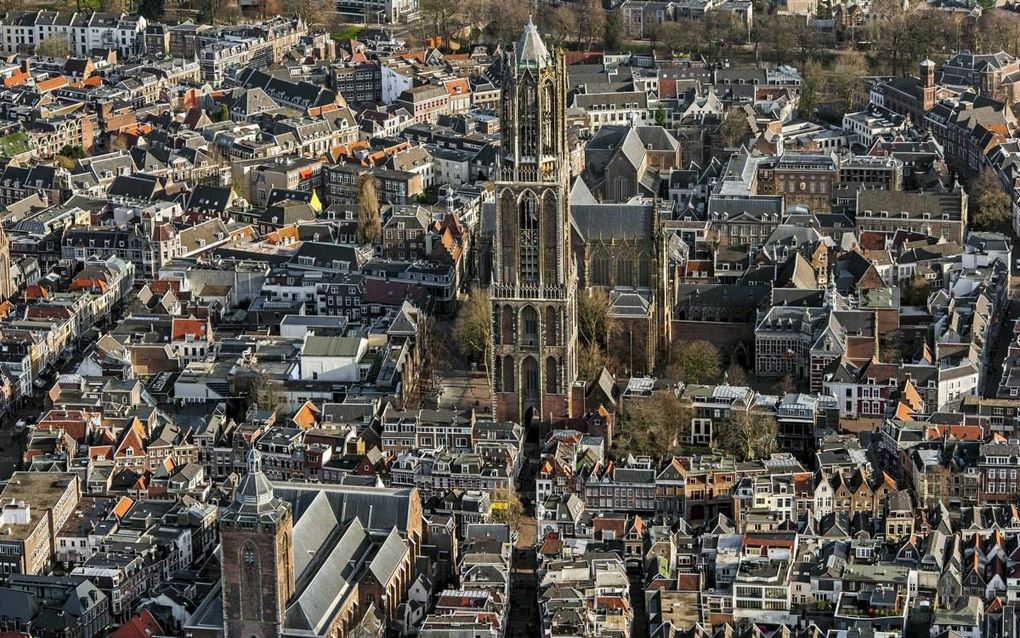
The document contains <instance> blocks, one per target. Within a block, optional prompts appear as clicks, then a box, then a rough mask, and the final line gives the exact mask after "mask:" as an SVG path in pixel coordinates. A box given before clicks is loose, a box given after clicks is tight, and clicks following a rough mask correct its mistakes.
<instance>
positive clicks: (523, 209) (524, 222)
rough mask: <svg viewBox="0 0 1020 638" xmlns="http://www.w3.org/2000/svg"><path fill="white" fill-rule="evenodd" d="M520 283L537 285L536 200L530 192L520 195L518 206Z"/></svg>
mask: <svg viewBox="0 0 1020 638" xmlns="http://www.w3.org/2000/svg"><path fill="white" fill-rule="evenodd" d="M517 228H518V233H519V237H520V259H521V268H520V273H521V281H523V282H526V283H538V243H539V242H538V199H537V198H536V197H535V194H534V193H532V192H531V191H525V192H524V194H523V195H521V201H520V204H519V205H518V224H517Z"/></svg>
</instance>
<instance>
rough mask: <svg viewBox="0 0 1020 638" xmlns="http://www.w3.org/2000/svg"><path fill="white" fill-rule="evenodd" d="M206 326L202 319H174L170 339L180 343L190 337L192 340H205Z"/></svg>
mask: <svg viewBox="0 0 1020 638" xmlns="http://www.w3.org/2000/svg"><path fill="white" fill-rule="evenodd" d="M206 328H207V324H206V322H205V321H203V320H202V319H174V321H173V328H172V329H171V337H170V338H171V339H172V340H174V341H180V340H182V339H184V338H185V337H186V336H188V335H191V337H192V338H194V339H205V337H206Z"/></svg>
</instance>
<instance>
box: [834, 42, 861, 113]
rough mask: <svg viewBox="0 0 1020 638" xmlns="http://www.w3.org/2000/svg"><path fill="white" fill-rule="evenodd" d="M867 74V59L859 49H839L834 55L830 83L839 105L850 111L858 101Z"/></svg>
mask: <svg viewBox="0 0 1020 638" xmlns="http://www.w3.org/2000/svg"><path fill="white" fill-rule="evenodd" d="M867 74H868V61H867V60H866V59H865V58H864V55H863V54H862V53H860V52H859V51H841V52H840V54H839V55H838V56H836V63H835V65H834V68H833V73H832V78H831V79H830V84H831V85H832V87H833V91H834V93H835V95H834V96H833V97H834V98H835V99H836V100H837V101H838V102H839V103H840V106H841V107H842V108H843V109H845V110H846V111H850V110H852V109H853V107H854V106H855V105H856V104H857V103H858V102H860V100H861V93H862V90H863V88H864V76H866V75H867Z"/></svg>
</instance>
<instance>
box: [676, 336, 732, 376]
mask: <svg viewBox="0 0 1020 638" xmlns="http://www.w3.org/2000/svg"><path fill="white" fill-rule="evenodd" d="M666 374H667V375H668V376H669V378H670V379H673V380H676V381H682V382H684V383H688V384H690V383H693V384H699V383H706V382H709V381H712V380H714V379H716V378H717V377H718V376H719V350H718V349H716V347H715V346H713V345H712V344H711V343H709V342H707V341H700V340H699V341H691V342H689V343H681V344H680V345H679V346H677V347H676V348H675V349H674V350H673V357H672V360H671V362H670V364H669V368H668V369H667V371H666Z"/></svg>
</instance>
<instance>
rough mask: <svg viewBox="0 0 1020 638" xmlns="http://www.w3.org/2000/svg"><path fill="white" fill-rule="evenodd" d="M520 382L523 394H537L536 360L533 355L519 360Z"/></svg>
mask: <svg viewBox="0 0 1020 638" xmlns="http://www.w3.org/2000/svg"><path fill="white" fill-rule="evenodd" d="M521 383H523V384H524V394H525V395H526V396H534V395H537V394H538V390H539V375H538V361H535V358H534V357H527V358H526V359H524V361H522V362H521Z"/></svg>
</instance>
